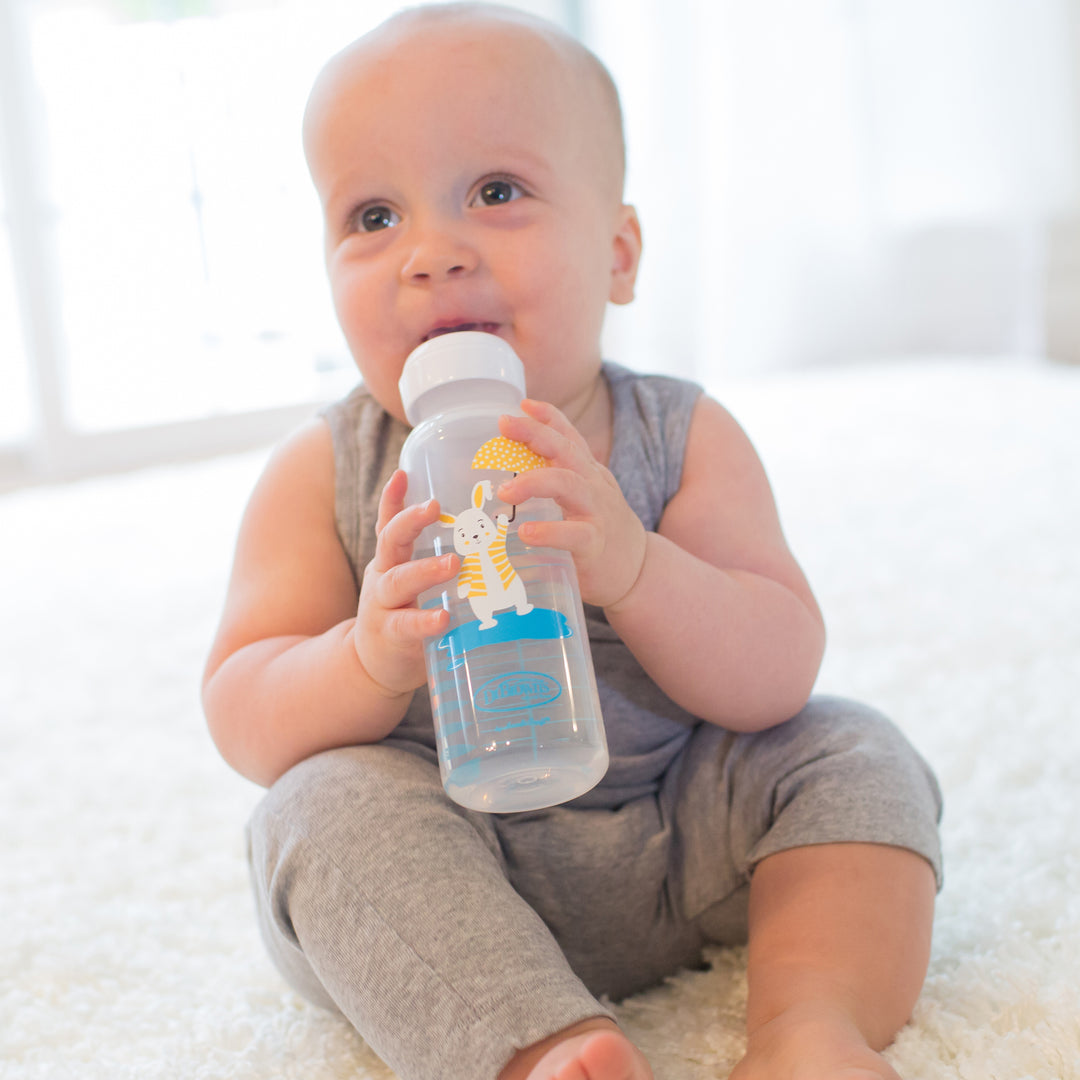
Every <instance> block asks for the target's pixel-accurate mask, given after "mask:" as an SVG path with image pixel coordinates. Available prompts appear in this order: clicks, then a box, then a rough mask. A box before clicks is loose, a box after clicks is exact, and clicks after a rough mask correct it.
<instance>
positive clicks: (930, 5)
mask: <svg viewBox="0 0 1080 1080" xmlns="http://www.w3.org/2000/svg"><path fill="white" fill-rule="evenodd" d="M399 6H400V5H399V4H398V3H386V2H382V0H348V2H344V0H280V2H274V0H84V2H64V0H0V181H2V182H0V488H11V487H14V486H20V485H23V484H27V483H35V482H40V481H50V480H57V479H64V478H69V477H73V476H79V475H88V474H93V473H97V472H104V471H111V470H115V469H126V468H134V467H138V466H141V465H145V464H150V463H153V462H160V461H168V460H179V459H184V458H190V457H196V456H208V455H211V454H216V453H222V452H226V451H230V450H234V449H240V448H242V447H247V446H255V445H261V444H264V443H266V442H269V441H272V440H273V439H275V438H276V437H278V436H279V435H280V434H281V433H282V432H284V431H285V430H287V428H289V427H290V426H292V425H293V424H295V423H296V422H297V421H298V420H299V419H300V418H301V417H303V416H306V415H309V414H310V412H311V411H312V408H313V406H314V404H315V403H318V402H321V401H325V400H329V399H331V398H333V397H336V396H340V395H341V394H343V393H345V392H346V391H347V390H348V389H349V387H351V386H352V385H353V384H354V382H355V380H356V376H355V372H354V369H353V366H352V363H351V361H350V359H349V357H348V355H347V352H346V350H345V346H344V343H343V341H342V339H341V337H340V334H339V332H338V330H337V328H336V325H335V323H334V318H333V312H332V309H331V306H330V301H329V295H328V289H327V287H326V282H325V276H324V270H323V267H322V260H321V223H320V219H319V212H318V204H317V200H316V198H315V195H314V192H313V190H311V187H310V183H309V180H308V177H307V174H306V170H305V166H304V162H303V158H302V154H301V146H300V135H299V131H300V119H301V115H302V112H303V107H304V103H305V101H306V97H307V93H308V89H309V88H310V85H311V82H312V80H313V79H314V77H315V75H316V73H317V71H318V69H319V68H320V67H321V65H322V64H323V62H324V61H325V60H326V59H327V58H328V57H329V55H331V54H332V53H333V52H335V51H336V50H337V49H338V48H340V47H341V46H342V45H343V44H345V43H346V42H347V41H349V40H351V39H352V38H353V37H355V36H357V35H358V34H360V33H362V32H364V30H366V29H368V28H369V27H370V26H372V25H374V24H375V23H376V22H378V21H379V20H381V19H382V18H384V17H385V16H386V15H388V14H390V13H391V12H392V11H393V10H396V9H397V8H398V7H399ZM517 6H520V7H523V8H526V9H528V10H531V11H534V12H536V13H538V14H541V15H544V16H546V17H548V18H551V19H553V20H555V21H557V22H559V23H561V24H562V25H563V26H565V27H566V28H567V29H569V30H570V31H571V32H573V33H575V34H577V35H578V36H580V37H581V38H582V39H583V40H584V41H585V42H586V44H588V45H589V46H590V47H591V48H592V49H593V50H594V51H595V52H596V53H597V54H598V55H599V56H600V57H601V59H603V60H604V61H605V63H607V65H608V66H609V68H610V69H611V71H612V73H613V75H614V76H615V79H616V81H617V83H618V84H619V87H620V90H621V93H622V97H623V105H624V110H625V113H626V126H627V137H628V148H629V159H630V168H629V174H628V183H627V199H628V201H630V202H633V203H635V204H636V205H637V207H638V209H639V211H640V213H641V217H642V221H643V225H644V232H645V258H644V262H643V267H642V273H641V277H640V282H639V286H640V287H639V290H638V299H637V301H636V302H635V303H634V304H633V305H632V306H630V307H628V308H622V309H615V310H613V311H612V313H611V318H610V319H609V323H608V327H607V331H606V341H605V352H606V355H608V356H610V357H611V358H613V359H618V360H619V361H621V362H622V363H625V364H627V365H629V366H631V367H635V368H638V369H642V370H659V371H667V372H672V373H677V374H683V375H686V376H689V377H692V378H696V379H698V380H700V381H702V382H705V383H707V384H708V385H710V386H716V385H717V384H718V383H721V382H722V381H723V380H724V379H733V378H742V377H746V376H753V375H756V374H760V373H768V372H773V371H777V370H781V369H791V368H805V367H811V366H823V365H834V366H835V365H853V364H865V365H872V364H874V363H880V362H882V361H886V360H895V359H896V358H898V357H917V358H926V357H955V356H963V357H972V356H976V357H985V358H986V359H987V362H988V364H989V363H991V362H992V360H993V358H995V357H1002V356H1011V357H1015V356H1022V357H1049V358H1051V359H1052V360H1054V361H1057V362H1061V363H1064V364H1080V0H531V2H528V3H521V4H519V5H517ZM958 404H959V403H958Z"/></svg>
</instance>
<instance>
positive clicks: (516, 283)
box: [305, 25, 639, 419]
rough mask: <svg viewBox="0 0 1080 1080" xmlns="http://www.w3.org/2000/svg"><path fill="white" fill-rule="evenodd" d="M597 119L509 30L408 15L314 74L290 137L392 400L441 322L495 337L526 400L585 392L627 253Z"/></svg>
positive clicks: (629, 228)
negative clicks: (301, 128) (425, 22)
mask: <svg viewBox="0 0 1080 1080" xmlns="http://www.w3.org/2000/svg"><path fill="white" fill-rule="evenodd" d="M607 126H609V125H606V115H605V113H604V109H603V107H602V105H601V104H600V97H599V92H598V91H597V90H596V89H595V87H593V85H592V81H591V80H590V79H587V78H585V77H583V76H582V74H581V73H580V72H575V71H574V70H572V69H571V67H570V66H569V65H567V63H566V62H565V61H563V60H561V58H560V57H559V56H558V54H557V52H556V50H553V49H552V47H551V46H550V45H549V44H548V43H547V42H546V41H544V40H543V39H540V38H537V37H536V36H535V35H532V34H530V33H528V32H525V31H522V30H521V29H520V28H517V27H510V28H507V27H499V26H491V25H485V26H481V27H476V26H467V27H464V28H462V27H457V26H455V25H451V26H442V25H440V26H438V27H433V26H425V27H421V28H415V27H413V28H410V29H409V30H408V31H407V32H405V33H395V34H392V35H390V36H389V37H388V38H387V37H384V38H379V39H376V40H375V41H373V42H371V43H370V44H364V45H362V46H360V47H359V48H358V49H357V50H355V51H353V52H351V53H350V54H348V55H347V56H343V57H342V58H339V60H338V61H336V62H334V63H333V64H332V65H331V67H330V68H329V69H328V71H327V72H326V73H324V76H323V77H322V78H321V79H320V82H319V84H318V85H317V87H316V91H315V92H314V93H313V96H312V102H311V104H310V105H309V110H308V117H307V122H306V125H305V143H306V147H307V152H308V160H309V164H310V166H311V171H312V176H313V178H314V180H315V184H316V187H317V189H318V191H319V195H320V197H321V199H322V202H323V207H324V211H325V215H326V259H327V267H328V271H329V276H330V282H331V288H332V292H333V298H334V305H335V308H336V311H337V314H338V318H339V320H340V322H341V326H342V329H343V330H344V333H345V337H346V340H347V341H348V343H349V346H350V349H351V351H352V353H353V356H354V358H355V360H356V362H357V364H358V366H359V368H360V371H361V374H362V375H363V377H364V381H365V383H366V384H367V386H368V388H369V389H370V390H371V392H372V393H373V394H374V395H375V396H376V398H377V399H378V400H379V401H380V403H381V404H382V405H383V406H384V407H385V408H387V409H388V410H389V411H390V412H391V413H393V414H395V415H396V416H398V417H399V418H401V419H403V418H404V412H403V410H402V408H401V401H400V397H399V395H398V390H397V381H398V378H399V376H400V374H401V369H402V366H403V365H404V362H405V359H406V357H407V356H408V354H409V353H410V352H411V351H412V350H413V349H414V348H416V346H417V345H419V344H420V343H421V342H423V341H425V340H427V339H428V338H430V337H432V336H434V335H437V334H440V333H445V332H448V331H452V330H455V329H458V330H463V329H471V330H483V331H487V332H490V333H493V334H497V335H499V336H500V337H502V338H505V340H506V341H508V342H509V343H510V344H511V345H512V346H513V347H514V349H515V350H516V351H517V353H518V355H519V356H520V357H521V359H522V361H523V363H524V365H525V372H526V380H527V385H528V392H529V394H530V395H531V396H533V397H538V398H542V399H545V400H548V401H551V402H553V403H554V404H556V405H558V406H560V407H562V408H572V407H573V404H574V402H575V401H577V400H578V399H580V398H583V397H584V396H585V395H586V394H587V393H589V392H591V390H592V385H593V382H594V380H595V377H596V372H597V370H598V367H599V363H600V355H599V339H600V329H601V324H602V322H603V316H604V311H605V308H606V304H607V302H608V301H609V300H614V301H615V302H620V303H623V302H626V301H628V300H629V299H630V298H631V297H632V294H633V279H634V273H635V271H636V266H637V254H638V250H639V239H638V232H637V221H636V218H634V215H633V211H632V210H631V209H630V208H629V207H625V206H623V205H622V202H621V192H620V191H619V190H618V187H619V182H618V179H616V174H617V173H618V169H617V168H615V166H614V165H613V163H612V161H611V149H612V144H611V140H610V138H609V134H610V133H609V131H608V130H607Z"/></svg>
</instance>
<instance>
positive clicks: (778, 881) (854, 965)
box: [731, 844, 935, 1080]
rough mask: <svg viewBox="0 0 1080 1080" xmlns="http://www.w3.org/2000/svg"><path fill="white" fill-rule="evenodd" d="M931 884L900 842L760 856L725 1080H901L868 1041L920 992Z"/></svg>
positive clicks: (899, 1018) (925, 868)
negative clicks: (733, 1059) (736, 1043)
mask: <svg viewBox="0 0 1080 1080" xmlns="http://www.w3.org/2000/svg"><path fill="white" fill-rule="evenodd" d="M934 892H935V881H934V873H933V870H932V869H931V867H930V864H929V863H927V862H926V861H925V860H924V859H923V858H921V857H920V856H918V855H916V854H914V853H913V852H911V851H906V850H904V849H902V848H896V847H884V846H879V845H873V844H823V845H819V846H811V847H803V848H793V849H791V850H787V851H781V852H779V853H778V854H775V855H771V856H769V857H768V858H766V859H764V860H763V861H762V862H761V863H760V864H759V865H758V866H757V868H756V869H755V871H754V876H753V880H752V882H751V886H750V945H749V960H748V968H747V975H748V980H749V1001H748V1004H747V1017H746V1026H747V1035H748V1048H747V1054H746V1057H745V1058H744V1059H743V1061H742V1062H741V1063H740V1065H739V1067H738V1068H737V1069H736V1070H735V1071H734V1072H733V1073H732V1074H731V1075H732V1080H778V1078H781V1077H786V1076H794V1075H796V1074H797V1075H798V1076H800V1077H806V1078H807V1080H811V1078H816V1077H821V1078H822V1080H825V1078H827V1077H835V1076H840V1075H843V1076H844V1077H850V1078H851V1080H855V1078H859V1077H866V1078H870V1077H885V1078H888V1080H898V1078H897V1076H896V1073H895V1072H894V1071H893V1070H892V1069H891V1068H890V1067H889V1065H888V1064H887V1063H886V1062H885V1060H884V1059H883V1058H882V1057H881V1056H880V1055H879V1054H878V1053H877V1052H876V1051H878V1050H881V1049H883V1048H884V1047H886V1046H887V1045H888V1044H889V1043H890V1042H892V1040H893V1037H894V1036H895V1035H896V1033H897V1031H899V1030H900V1028H901V1027H902V1026H903V1025H904V1024H905V1023H906V1022H907V1020H908V1018H909V1017H910V1015H911V1010H912V1007H913V1006H914V1004H915V1001H916V999H917V998H918V996H919V990H920V988H921V986H922V982H923V978H924V977H925V975H926V966H927V962H928V960H929V956H930V931H931V923H932V921H933V910H934ZM845 1070H850V1071H845Z"/></svg>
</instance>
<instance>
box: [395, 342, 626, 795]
mask: <svg viewBox="0 0 1080 1080" xmlns="http://www.w3.org/2000/svg"><path fill="white" fill-rule="evenodd" d="M398 386H399V389H400V391H401V401H402V404H403V406H404V408H405V415H406V417H407V418H408V420H409V422H410V423H411V424H412V425H413V430H412V432H410V434H409V437H408V438H407V439H406V441H405V445H404V446H403V447H402V450H401V460H400V464H401V468H402V469H404V470H405V472H406V473H407V474H408V477H409V487H408V493H407V495H406V501H407V502H408V503H409V504H410V505H411V504H414V503H418V502H424V501H426V500H427V499H429V498H431V497H435V498H436V499H438V500H439V509H440V511H441V515H440V519H439V521H438V522H437V523H436V524H434V525H431V526H429V527H428V528H427V529H425V530H424V532H423V534H422V535H421V536H420V538H419V539H418V540H417V542H416V544H415V545H414V551H413V557H414V558H425V557H427V556H430V555H442V554H444V553H448V552H451V551H456V552H457V554H458V555H459V556H460V559H461V569H460V572H459V573H458V575H457V577H456V578H455V579H452V580H451V581H449V582H447V583H446V584H444V585H441V586H439V587H438V588H435V589H430V590H428V591H427V592H425V593H423V594H421V596H420V598H419V604H420V606H421V607H425V608H429V607H440V606H441V607H444V608H446V610H447V611H449V612H450V626H449V629H448V630H447V631H446V632H445V633H444V634H441V635H433V636H432V637H430V638H428V639H427V641H426V642H425V644H424V658H425V662H426V665H427V675H428V689H429V691H430V694H431V708H432V713H433V714H434V718H435V734H436V740H437V744H438V751H439V768H440V772H441V774H442V781H443V786H444V787H445V788H446V792H447V794H448V795H449V796H450V798H452V799H453V800H454V801H455V802H458V803H460V804H461V805H462V806H466V807H468V808H470V809H472V810H485V811H489V812H492V813H496V812H505V811H511V810H536V809H539V808H541V807H544V806H554V805H555V804H556V803H561V802H566V801H567V800H569V799H573V798H576V797H577V796H578V795H581V794H583V793H584V792H586V791H588V790H589V789H590V788H592V787H593V786H595V785H596V784H597V783H598V782H599V781H600V778H601V777H602V776H603V775H604V773H605V772H606V771H607V766H608V752H607V742H606V740H605V737H604V726H603V721H602V719H601V716H600V701H599V698H598V696H597V693H596V677H595V675H594V674H593V666H592V655H591V653H590V652H589V639H588V634H587V631H586V627H585V615H584V612H583V610H582V606H581V597H580V595H579V593H578V584H577V573H576V571H575V570H574V563H573V560H572V559H571V557H570V555H569V554H568V553H567V552H564V551H558V550H554V549H551V548H538V547H527V546H526V545H525V544H524V543H522V542H521V541H520V540H519V539H518V536H517V527H518V525H519V524H520V523H521V522H522V521H530V520H549V521H550V520H557V519H558V518H559V516H560V511H559V508H558V506H557V505H556V504H555V502H554V501H552V500H551V499H530V500H529V501H528V502H525V503H522V504H520V505H519V506H510V505H507V504H505V503H502V502H499V501H498V500H497V499H495V498H494V491H495V490H496V489H497V488H498V487H499V485H500V484H501V483H502V482H503V481H505V480H508V479H510V477H511V475H513V474H516V473H518V472H523V471H525V470H527V469H531V468H542V467H544V466H545V465H546V462H545V461H544V459H543V458H540V457H538V456H537V455H536V454H534V453H533V452H532V451H531V450H529V449H528V448H527V447H525V446H523V445H522V444H521V443H517V442H512V441H511V440H509V439H506V438H504V437H503V436H501V435H500V434H499V427H498V420H499V417H500V416H501V415H503V414H505V413H518V414H520V410H519V404H520V402H521V399H522V397H523V396H524V394H525V373H524V369H523V368H522V365H521V361H520V360H519V359H518V357H517V354H516V353H515V352H514V350H513V349H512V348H511V347H510V346H509V345H508V344H507V343H506V342H505V341H503V340H502V339H501V338H498V337H495V336H494V335H493V334H485V333H479V332H474V331H459V332H455V333H451V334H444V335H442V336H440V337H436V338H433V339H431V340H430V341H426V342H424V344H422V345H420V346H419V347H418V348H417V349H415V350H414V351H413V352H412V353H411V355H410V356H409V358H408V360H407V361H406V363H405V368H404V370H403V372H402V375H401V380H400V382H399V384H398Z"/></svg>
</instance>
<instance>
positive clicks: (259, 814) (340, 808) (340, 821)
mask: <svg viewBox="0 0 1080 1080" xmlns="http://www.w3.org/2000/svg"><path fill="white" fill-rule="evenodd" d="M441 791H442V786H441V784H440V782H439V771H438V767H437V766H436V765H435V764H434V763H432V762H429V761H427V760H426V759H425V758H424V757H422V756H419V755H418V754H413V753H411V752H409V751H408V750H404V749H401V748H399V747H394V746H387V745H385V744H381V743H374V744H369V745H362V746H346V747H340V748H338V749H335V750H327V751H325V752H323V753H321V754H315V755H314V756H312V757H310V758H307V759H306V760H305V761H301V762H300V763H299V764H297V765H294V766H293V767H292V768H291V769H289V771H288V772H286V773H285V774H284V775H283V776H282V777H280V778H279V779H278V780H277V782H276V783H275V784H274V785H273V786H272V787H271V788H270V790H269V791H268V792H267V793H266V795H265V796H264V797H263V800H262V802H260V803H259V805H258V807H256V810H255V812H254V814H253V815H252V818H251V822H250V825H249V831H250V834H251V837H252V839H253V841H254V840H261V841H262V843H263V845H264V846H267V845H268V846H270V847H275V846H283V845H284V846H291V845H294V844H296V843H313V844H316V845H319V846H321V847H324V848H327V849H334V848H337V847H339V846H341V845H347V846H348V847H350V848H353V849H355V848H356V846H357V845H360V846H361V847H362V846H364V845H365V844H366V842H367V841H368V840H375V839H377V837H378V836H379V835H382V836H385V835H387V832H388V831H392V830H393V826H394V823H395V822H397V821H400V820H401V819H402V816H403V809H402V807H403V805H404V804H407V803H409V802H410V801H411V802H413V803H416V802H417V801H418V800H421V799H423V798H427V799H430V798H431V797H432V796H433V795H434V794H435V793H441Z"/></svg>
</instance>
